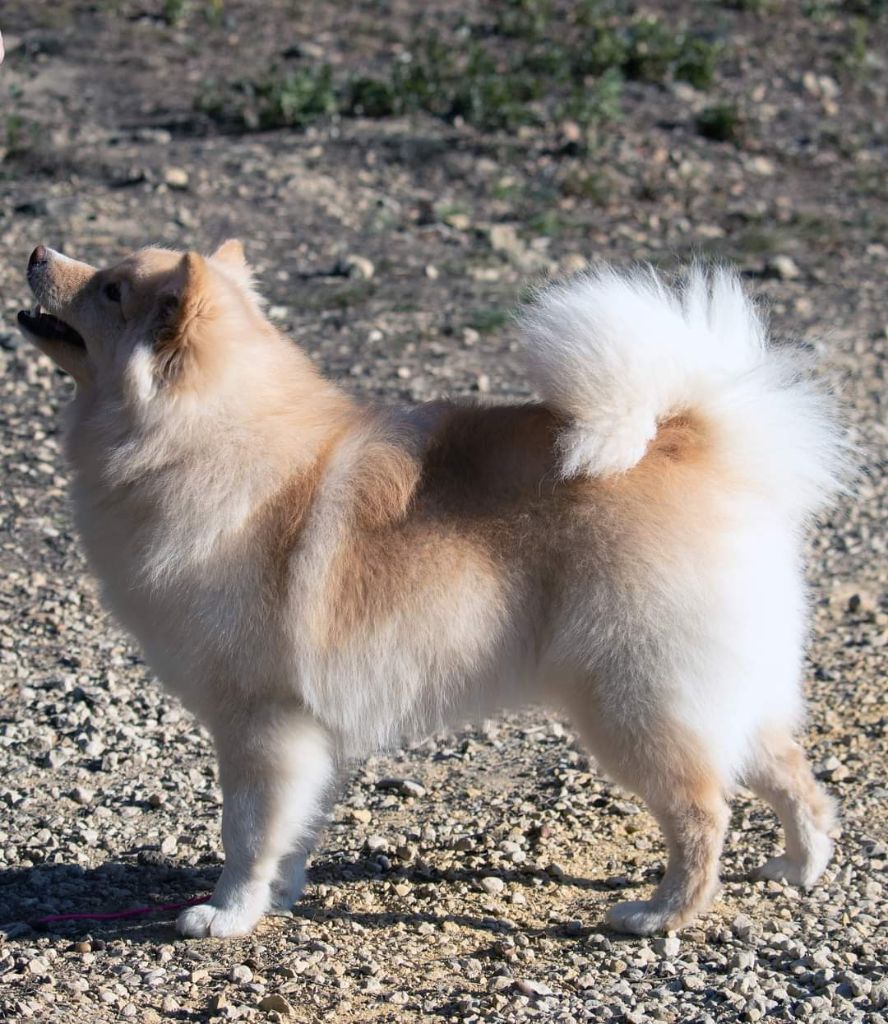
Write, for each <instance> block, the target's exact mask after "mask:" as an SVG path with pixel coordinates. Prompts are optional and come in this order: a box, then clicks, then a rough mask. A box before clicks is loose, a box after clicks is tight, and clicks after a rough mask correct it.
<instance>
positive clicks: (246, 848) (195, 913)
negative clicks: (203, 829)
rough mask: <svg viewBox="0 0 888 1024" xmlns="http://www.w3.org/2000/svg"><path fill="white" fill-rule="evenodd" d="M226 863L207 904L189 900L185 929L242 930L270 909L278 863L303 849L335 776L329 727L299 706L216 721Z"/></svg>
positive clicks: (181, 924) (218, 933) (181, 922)
mask: <svg viewBox="0 0 888 1024" xmlns="http://www.w3.org/2000/svg"><path fill="white" fill-rule="evenodd" d="M213 732H214V738H215V741H216V747H217V752H218V757H219V777H220V782H221V784H222V797H223V810H222V845H223V846H224V848H225V867H224V868H223V870H222V874H221V876H220V877H219V882H218V884H217V885H216V890H215V892H214V893H213V896H212V899H211V900H210V901H209V903H204V904H201V905H199V906H196V907H189V909H188V910H185V911H183V912H182V913H181V914H180V915H179V919H178V921H177V922H176V927H177V929H178V931H179V932H180V933H181V934H182V935H189V936H205V935H211V936H214V937H218V938H224V937H225V936H229V935H245V934H246V933H247V932H249V931H250V930H251V929H252V928H253V927H254V925H255V924H256V922H257V921H258V920H259V918H260V917H261V916H262V915H263V914H264V913H265V911H266V910H267V909H268V908H269V905H270V902H271V886H272V883H273V882H274V881H275V878H276V876H277V874H278V871H279V866H280V865H281V862H282V861H284V860H286V859H288V858H291V857H292V856H293V853H294V851H299V850H300V849H305V847H306V845H307V844H308V843H309V842H310V840H311V838H312V836H313V834H314V830H315V828H316V826H317V821H318V817H319V815H320V813H321V809H322V807H323V804H324V796H325V793H326V791H327V790H328V788H329V787H330V785H331V783H332V780H333V775H334V773H333V757H332V751H331V744H330V741H329V737H328V735H327V733H326V732H325V730H324V729H323V728H322V727H321V726H320V725H319V724H318V723H317V722H316V721H315V720H314V719H312V718H310V717H309V716H308V715H306V714H304V713H303V712H302V711H294V710H293V709H292V708H283V707H281V706H279V705H278V706H266V707H263V708H259V709H256V710H255V711H253V712H250V711H241V712H240V713H238V714H237V715H233V716H232V717H231V718H229V719H226V720H225V721H224V722H221V723H214V726H213Z"/></svg>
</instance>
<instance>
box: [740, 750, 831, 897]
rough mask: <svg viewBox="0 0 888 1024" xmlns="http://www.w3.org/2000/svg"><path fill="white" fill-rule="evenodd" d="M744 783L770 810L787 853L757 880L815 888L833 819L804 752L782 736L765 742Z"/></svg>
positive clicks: (828, 850)
mask: <svg viewBox="0 0 888 1024" xmlns="http://www.w3.org/2000/svg"><path fill="white" fill-rule="evenodd" d="M743 781H744V782H745V783H746V784H747V785H748V786H749V788H750V789H752V791H753V792H754V793H756V794H757V795H758V796H760V797H761V798H762V799H763V800H765V801H767V803H769V804H770V805H771V807H773V808H774V811H775V812H776V814H777V817H778V818H779V819H780V823H781V825H782V826H783V831H784V834H785V839H786V852H785V853H783V854H781V855H780V856H777V857H772V858H771V860H769V861H767V862H766V863H765V864H763V865H762V866H761V867H760V868H759V869H758V872H757V874H758V876H759V877H761V878H770V879H774V880H779V879H784V880H786V881H787V882H790V883H792V884H793V885H800V886H802V887H804V888H809V887H810V886H812V885H814V883H815V882H816V881H817V879H818V878H820V876H821V875H822V874H823V871H824V869H825V868H826V865H827V864H828V863H829V859H830V857H831V856H832V850H833V843H832V840H831V839H830V837H829V835H828V832H829V830H830V828H831V827H832V826H833V824H834V823H835V818H836V814H835V805H834V803H833V800H832V798H831V797H829V796H827V794H826V793H825V792H824V791H823V789H821V787H820V786H819V785H818V784H817V782H816V781H815V779H814V773H813V772H812V771H811V766H810V764H809V763H808V761H807V759H806V757H805V754H804V751H803V750H802V749H801V747H800V746H799V745H798V743H796V742H795V740H794V739H793V738H792V736H791V735H789V733H787V732H782V731H781V732H778V733H773V734H769V735H767V736H764V737H763V738H762V739H760V741H759V743H758V744H757V746H756V748H755V753H754V756H753V759H752V765H751V767H750V768H749V769H748V770H747V771H746V772H745V774H744V779H743Z"/></svg>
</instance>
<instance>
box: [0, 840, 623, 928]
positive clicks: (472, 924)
mask: <svg viewBox="0 0 888 1024" xmlns="http://www.w3.org/2000/svg"><path fill="white" fill-rule="evenodd" d="M220 870H221V867H220V865H219V864H218V863H216V862H213V863H208V864H205V865H198V866H196V867H178V866H176V865H173V864H169V863H156V864H155V863H142V862H139V861H138V860H137V859H136V858H133V860H132V861H108V862H106V863H105V864H102V865H100V866H99V867H97V868H82V867H80V866H78V865H66V864H38V865H35V866H34V867H32V868H17V869H16V868H13V869H7V870H5V871H0V935H6V936H7V937H8V938H21V937H23V936H26V935H29V934H46V935H51V936H55V937H56V938H58V939H59V940H62V941H65V940H66V941H71V940H76V939H77V938H79V937H82V936H84V935H87V934H89V935H91V936H93V937H94V938H99V939H101V940H103V941H106V942H110V941H113V940H115V939H127V940H128V941H131V942H146V943H157V942H164V941H169V940H170V939H171V938H172V937H173V934H174V933H173V921H174V920H175V916H176V914H177V913H178V909H179V907H180V906H181V905H184V904H185V903H186V902H187V901H189V900H192V899H194V898H195V897H200V896H203V895H206V896H209V894H210V893H211V892H212V889H213V887H214V885H215V883H216V880H217V879H218V877H219V872H220ZM490 877H496V878H499V879H501V880H502V881H503V883H505V884H506V885H509V886H512V887H515V886H522V887H535V886H539V885H540V884H545V885H547V886H570V887H572V888H577V889H581V890H586V891H589V890H592V891H595V892H607V893H610V894H614V893H615V892H617V891H619V890H621V889H626V888H633V887H632V886H630V884H629V883H625V884H621V885H614V884H607V883H604V882H601V881H596V880H590V879H587V878H580V877H576V876H572V875H566V874H565V875H557V876H555V877H553V876H551V875H550V874H548V873H546V872H543V871H540V870H539V869H535V868H529V867H528V868H526V869H525V868H507V869H501V868H494V867H485V866H479V867H472V868H447V869H438V868H435V867H431V866H429V865H427V864H424V863H417V864H413V865H410V864H407V865H401V866H397V867H394V868H393V869H391V870H387V871H383V870H381V869H380V867H379V864H378V862H377V861H376V859H375V858H370V857H368V858H362V859H359V860H351V861H343V860H336V859H319V860H318V861H316V862H315V863H314V864H313V866H312V868H311V870H310V871H309V883H310V885H309V888H308V890H307V893H306V897H305V898H304V899H303V900H301V901H300V902H299V903H298V904H297V905H296V906H295V907H294V908H293V910H292V911H291V912H290V913H291V915H292V917H293V918H294V919H296V920H302V921H313V920H318V921H321V920H324V921H333V920H351V921H355V922H356V923H359V924H361V925H362V926H364V927H371V928H373V927H377V928H387V927H390V926H391V925H392V924H393V923H396V922H400V923H404V924H407V925H413V926H419V925H420V924H423V923H429V924H432V925H435V926H441V925H443V924H445V922H451V923H452V924H455V925H457V926H459V927H463V928H473V929H477V930H478V931H481V932H485V933H487V934H493V935H496V934H506V933H510V932H515V931H520V930H526V929H524V928H523V927H522V926H519V925H517V924H515V923H514V922H513V921H511V920H509V917H508V912H509V905H508V904H503V907H502V909H499V908H497V911H498V912H497V913H495V914H494V913H490V914H484V915H483V916H473V915H471V914H452V913H451V914H447V913H443V914H436V913H434V912H430V911H424V910H419V909H413V908H405V907H404V906H403V904H402V903H401V900H400V899H399V898H398V897H396V896H395V895H394V894H392V896H391V902H392V906H391V910H386V911H379V912H368V911H356V910H351V909H350V908H349V907H348V906H347V904H346V905H344V906H343V905H335V906H332V907H331V906H327V905H326V903H324V902H322V901H321V899H320V898H319V897H318V896H317V895H316V894H315V893H316V890H315V888H314V887H315V886H317V885H325V886H330V887H336V886H346V885H348V884H350V883H353V882H377V883H382V882H397V881H406V882H410V883H412V884H424V885H429V884H431V885H436V886H440V887H441V895H442V897H443V896H445V895H447V892H446V888H447V886H449V885H454V884H460V885H462V886H464V885H470V886H471V887H472V888H473V889H475V890H477V892H478V893H479V894H482V895H486V894H484V891H483V889H482V887H481V880H482V879H485V878H490ZM639 884H640V883H639ZM489 898H490V899H493V897H489ZM170 905H172V906H170ZM164 907H169V909H163V908H164ZM139 908H151V909H152V911H153V912H151V913H142V914H137V915H134V916H131V917H125V916H124V917H115V916H114V915H116V914H120V913H121V912H124V911H130V910H135V909H139ZM67 914H71V915H75V914H76V915H98V916H97V917H90V916H83V917H80V916H78V917H77V918H72V919H68V920H52V921H44V919H45V918H48V917H54V916H56V915H67ZM530 930H531V931H533V932H539V933H541V934H542V933H545V934H547V935H550V936H553V937H565V938H566V937H572V938H576V937H581V936H583V935H584V934H588V933H589V932H590V931H595V930H597V929H596V928H595V927H594V926H593V927H591V928H586V927H579V926H578V925H577V923H576V922H572V923H570V924H554V925H549V926H546V927H544V928H535V929H530Z"/></svg>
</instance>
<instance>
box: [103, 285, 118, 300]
mask: <svg viewBox="0 0 888 1024" xmlns="http://www.w3.org/2000/svg"><path fill="white" fill-rule="evenodd" d="M102 290H103V292H104V294H105V298H106V299H108V300H109V301H110V302H120V285H119V284H118V283H117V282H116V281H109V282H108V283H107V284H106V285H105V287H104V288H103V289H102Z"/></svg>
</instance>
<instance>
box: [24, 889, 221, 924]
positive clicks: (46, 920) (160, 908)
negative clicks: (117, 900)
mask: <svg viewBox="0 0 888 1024" xmlns="http://www.w3.org/2000/svg"><path fill="white" fill-rule="evenodd" d="M208 899H209V896H196V897H195V898H194V899H193V900H188V901H187V902H185V903H158V904H156V905H155V906H153V907H132V908H131V909H130V910H112V911H109V912H107V913H94V914H89V913H86V914H50V915H49V916H48V917H39V918H37V920H36V921H30V922H28V923H29V924H30V925H31V927H33V928H39V927H41V926H45V925H49V924H55V923H56V922H58V921H118V920H120V918H122V917H142V916H144V915H146V914H163V913H166V912H167V911H170V910H185V908H186V907H196V906H197V905H198V904H199V903H206V902H207V900H208Z"/></svg>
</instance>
